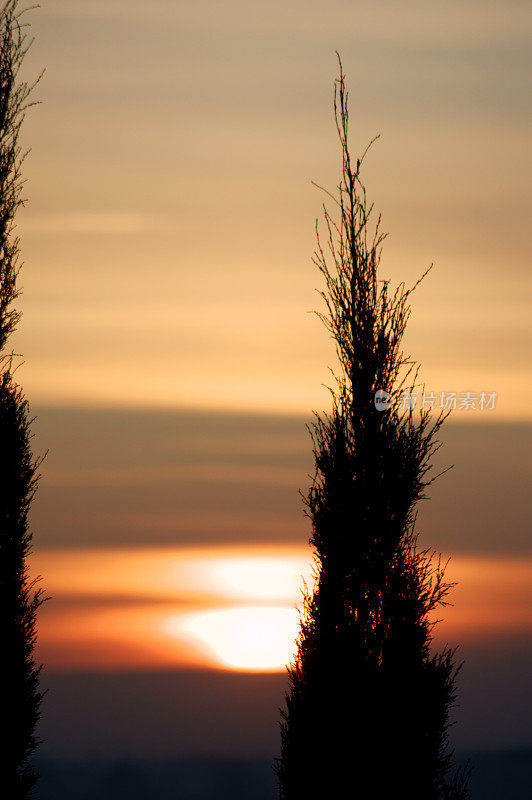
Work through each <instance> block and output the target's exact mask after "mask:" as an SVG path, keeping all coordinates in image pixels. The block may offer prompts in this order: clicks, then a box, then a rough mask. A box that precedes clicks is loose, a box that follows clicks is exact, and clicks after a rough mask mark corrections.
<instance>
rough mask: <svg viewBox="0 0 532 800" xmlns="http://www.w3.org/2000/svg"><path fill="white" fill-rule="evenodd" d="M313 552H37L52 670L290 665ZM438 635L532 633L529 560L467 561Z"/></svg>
mask: <svg viewBox="0 0 532 800" xmlns="http://www.w3.org/2000/svg"><path fill="white" fill-rule="evenodd" d="M309 562H310V556H309V550H308V548H306V547H300V548H294V547H286V546H285V547H283V546H280V545H279V546H276V547H270V548H265V547H257V546H255V547H252V546H247V547H244V546H233V547H210V548H209V547H207V548H203V549H198V548H173V549H169V548H158V549H154V548H151V549H150V548H131V549H129V550H104V551H102V550H99V549H92V550H80V549H75V550H51V551H41V552H39V553H37V554H36V556H35V557H34V567H33V568H34V570H35V572H36V573H37V574H42V575H45V576H46V583H47V589H48V591H49V592H50V594H51V595H53V598H54V600H53V602H51V603H50V604H48V606H45V608H44V610H43V611H42V612H41V621H40V638H39V651H40V656H41V658H42V659H43V660H44V662H45V663H46V665H47V668H48V669H51V670H54V671H57V670H59V671H61V670H72V669H74V670H75V669H81V670H84V669H119V670H124V669H126V670H134V671H135V670H138V669H140V668H157V669H161V668H167V667H178V668H183V669H187V668H188V669H191V668H198V667H203V668H205V667H211V668H217V669H237V670H243V671H263V672H266V671H270V670H274V671H282V670H283V669H284V665H285V664H286V662H287V661H288V660H289V659H290V657H291V654H292V653H293V650H294V639H295V637H296V634H297V620H298V616H297V612H296V610H295V609H296V605H298V604H299V603H300V600H301V588H302V585H303V584H302V576H303V577H304V578H305V580H306V582H307V584H308V585H310V586H311V585H312V568H311V565H310V563H309ZM447 574H448V578H449V580H451V581H453V580H458V581H459V586H458V588H456V589H455V590H454V591H453V595H452V598H451V599H452V601H453V603H454V605H453V606H452V607H447V608H444V609H441V610H440V611H439V612H438V615H437V616H438V617H441V618H443V619H444V623H442V624H441V625H440V626H439V629H438V638H439V639H441V638H444V639H445V640H446V641H451V642H460V643H461V644H466V645H468V644H469V645H470V644H471V643H478V642H482V641H491V640H493V639H497V638H498V637H500V636H501V635H507V634H513V633H515V632H516V631H518V632H520V633H521V634H522V635H529V634H530V633H532V604H531V601H530V585H531V583H532V559H525V560H522V559H521V560H517V559H515V558H514V559H511V558H506V559H500V558H487V557H484V558H480V557H472V556H471V557H466V556H458V557H456V558H454V559H453V560H452V562H451V564H450V566H449V568H448V573H447Z"/></svg>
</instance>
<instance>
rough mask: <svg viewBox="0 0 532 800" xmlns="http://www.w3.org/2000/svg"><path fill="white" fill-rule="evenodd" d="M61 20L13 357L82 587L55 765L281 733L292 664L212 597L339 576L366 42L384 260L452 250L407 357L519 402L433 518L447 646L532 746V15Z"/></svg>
mask: <svg viewBox="0 0 532 800" xmlns="http://www.w3.org/2000/svg"><path fill="white" fill-rule="evenodd" d="M30 13H31V22H32V33H33V34H34V36H35V42H34V45H33V47H32V49H31V51H30V53H29V55H28V58H27V62H26V65H25V73H26V74H27V75H28V76H30V77H31V76H35V75H36V74H38V73H39V72H40V71H41V69H42V68H43V67H45V68H46V72H45V74H44V76H43V78H42V80H41V83H40V84H39V86H38V88H37V89H36V92H35V98H36V99H38V100H40V101H42V104H41V105H39V106H38V107H35V108H32V109H31V110H30V111H29V112H28V115H27V120H26V122H25V126H24V143H25V145H26V146H28V147H31V153H30V155H29V156H28V158H27V160H26V162H25V177H26V178H27V183H26V186H25V195H26V197H27V198H28V202H27V205H26V207H25V208H24V209H23V210H22V211H21V213H20V215H19V220H18V221H19V228H18V233H19V234H20V236H21V242H22V250H23V256H24V260H25V265H24V268H23V273H22V284H23V289H24V294H23V296H22V298H21V301H20V303H21V308H22V310H23V312H24V316H23V320H22V323H21V326H20V331H19V333H18V334H17V336H16V338H15V339H14V340H13V346H14V348H15V350H16V352H17V353H21V354H23V357H24V360H25V363H24V364H23V366H21V368H20V369H19V371H18V373H17V375H18V377H19V379H20V381H21V382H22V383H23V385H24V388H25V390H26V393H27V395H28V397H29V399H30V401H31V403H32V408H33V409H35V410H36V412H37V414H38V420H37V422H36V425H35V430H36V439H35V447H36V450H37V451H38V452H42V451H44V450H49V455H48V457H47V459H46V461H45V462H44V464H43V467H42V473H43V478H42V482H41V486H40V490H39V494H38V497H37V500H36V502H35V505H34V509H33V514H32V523H33V527H34V530H35V542H36V555H35V560H34V564H33V569H34V570H35V572H36V573H40V574H42V575H43V578H44V582H45V584H46V585H47V586H48V588H49V591H50V593H51V594H52V595H53V596H54V599H53V600H52V601H51V602H50V603H47V604H46V606H45V607H44V609H43V611H42V615H41V620H42V621H41V637H40V642H39V647H40V651H39V652H40V653H41V654H42V657H43V659H44V660H45V662H46V664H47V667H46V669H45V672H44V675H45V680H46V682H47V684H46V685H48V686H49V687H51V692H50V695H49V696H48V697H47V700H46V704H47V705H46V708H45V716H44V720H43V726H44V729H43V730H44V738H45V740H46V742H45V745H44V747H45V752H49V753H53V754H55V755H61V754H65V753H68V754H70V755H73V754H74V755H80V754H86V753H94V752H100V751H101V752H116V753H120V754H122V755H123V754H127V753H135V752H137V750H138V748H141V747H142V746H144V744H145V739H146V737H145V736H140V735H138V734H135V731H144V732H145V731H146V730H149V731H151V736H149V737H147V738H149V739H150V743H151V744H150V747H151V748H152V750H153V754H157V753H159V754H160V753H161V752H162V750H164V748H165V747H166V749H167V750H166V751H165V754H166V752H167V751H168V748H170V749H171V748H172V747H174V748H176V749H177V750H178V751H179V748H181V750H180V752H187V749H186V748H187V746H188V747H189V750H190V751H194V752H200V751H201V748H202V747H204V748H205V749H208V750H209V751H210V752H221V751H223V748H224V747H226V748H227V752H231V753H238V752H242V751H243V750H245V749H246V747H247V748H248V750H250V751H255V750H257V749H261V748H262V750H264V748H266V749H268V748H271V747H275V744H274V742H275V741H276V738H275V737H276V736H277V732H276V730H275V725H276V718H277V706H278V705H279V704H280V702H281V697H282V691H283V680H284V678H283V677H282V675H280V674H273V675H272V674H262V675H252V676H251V675H250V674H245V673H241V672H239V671H236V672H234V673H232V672H230V671H229V672H228V666H231V664H232V666H233V667H234V668H235V669H236V670H239V669H245V668H246V667H245V665H244V664H243V662H242V658H243V657H244V656H243V655H242V653H240V655H239V656H238V658H240V662H238V658H237V661H235V660H234V652H233V655H232V656H231V655H230V654H229V656H228V654H227V653H222V652H221V651H220V649H219V648H218V650H217V649H216V647H214V645H213V639H212V633H209V630H208V626H209V624H210V622H209V620H207V621H206V620H205V619H204V618H202V619H203V622H202V621H201V620H200V619H199V617H198V616H196V617H195V618H194V619H195V622H194V620H192V621H191V619H190V616H188V617H186V619H185V616H186V615H191V614H192V615H194V614H196V615H199V614H205V613H211V612H216V611H224V610H225V611H230V610H231V609H232V610H236V611H238V609H240V610H242V608H249V607H250V606H251V607H253V608H257V607H263V606H264V605H266V606H268V607H270V608H277V609H284V610H285V611H286V610H288V612H289V613H292V610H293V603H294V597H295V595H297V575H298V574H299V571H300V568H301V569H302V568H304V567H305V565H306V564H307V563H308V550H307V549H306V541H307V538H308V534H309V530H308V525H307V522H306V520H305V518H304V517H303V515H302V511H301V503H300V498H299V496H298V489H299V488H303V489H305V488H306V486H307V485H308V477H307V476H308V473H309V472H310V471H311V470H312V461H311V451H310V444H309V440H308V436H307V433H306V431H305V421H307V420H308V419H309V418H310V412H311V410H312V409H321V408H324V407H326V406H327V404H328V393H327V391H326V389H325V388H324V387H323V385H322V384H323V383H325V382H327V381H328V380H329V373H328V367H329V366H330V365H333V363H334V355H333V350H332V347H331V343H330V341H329V340H328V339H327V335H326V333H325V332H324V330H323V329H322V328H321V326H320V324H319V322H318V321H317V319H316V317H315V316H313V315H311V314H309V313H307V312H309V311H310V310H312V309H315V308H317V307H318V308H319V298H318V296H317V295H316V293H315V289H316V287H319V286H320V284H319V278H318V275H317V270H316V269H315V267H313V266H312V264H311V254H312V251H313V248H314V220H315V218H316V217H317V216H319V214H320V204H321V202H322V199H323V198H322V196H321V195H320V193H319V191H318V190H317V189H316V188H315V187H313V186H312V185H311V180H315V181H317V182H318V183H320V184H322V185H325V186H327V187H329V188H333V187H334V186H335V185H336V183H337V181H338V177H339V162H338V146H337V142H336V138H335V137H336V133H335V128H334V121H333V117H332V86H333V81H334V78H335V77H336V75H337V63H336V56H335V50H339V51H340V53H341V55H342V59H343V63H344V68H345V71H346V73H347V83H348V87H349V90H350V110H351V135H352V139H351V141H352V149H353V152H355V153H356V152H361V151H362V150H363V149H364V148H365V146H366V144H367V142H368V141H369V140H370V139H371V138H372V137H373V136H375V135H376V134H381V138H380V140H379V141H378V142H377V143H376V144H375V145H374V147H373V149H372V150H371V152H370V154H369V155H368V157H367V161H366V162H365V173H364V177H365V182H366V184H367V187H368V191H369V194H370V197H371V199H373V200H375V203H376V207H377V209H378V210H379V211H382V214H383V227H384V229H385V230H387V231H388V232H389V239H388V240H387V241H386V243H385V247H384V256H383V263H382V277H386V278H391V279H392V281H399V280H405V281H406V282H407V283H410V282H414V281H415V280H416V279H417V277H418V276H419V275H420V274H421V273H422V272H423V271H424V269H425V268H426V267H427V266H428V265H429V264H430V263H431V262H433V263H434V270H433V271H432V272H431V274H430V276H429V277H428V278H427V279H426V281H425V282H424V283H423V284H422V285H421V286H420V287H419V288H418V290H417V291H416V293H415V295H414V297H413V315H412V319H411V322H410V324H409V330H408V333H407V337H406V343H405V346H406V350H407V352H409V353H410V354H411V355H412V356H413V357H415V358H416V359H419V360H420V361H421V362H422V364H423V371H422V377H423V379H424V380H425V383H426V387H427V389H428V390H429V391H435V392H440V391H456V392H462V391H475V392H481V391H488V392H492V391H496V392H497V393H498V399H497V405H496V408H495V410H494V411H492V412H488V411H486V412H470V411H468V412H465V411H464V412H459V413H457V415H456V417H457V421H455V422H454V423H450V424H449V425H448V429H447V431H446V433H445V437H444V439H445V448H444V449H443V451H442V453H441V454H440V455H439V456H438V464H437V466H438V465H441V466H442V467H444V466H446V465H447V464H449V463H454V464H455V469H454V470H453V471H452V472H451V473H449V474H448V475H446V476H445V477H444V478H442V479H441V481H440V482H438V484H437V485H436V486H435V487H434V491H433V493H432V500H431V502H430V503H428V504H425V505H424V506H423V507H422V510H421V515H420V528H421V530H422V531H423V536H424V537H425V538H424V539H423V541H426V543H427V544H430V545H433V546H435V547H437V548H438V549H440V550H442V552H443V553H444V554H446V555H447V554H452V555H453V561H452V568H451V569H452V573H451V576H452V577H453V579H454V578H455V577H456V579H457V580H459V581H460V586H459V587H458V589H457V590H456V598H455V599H456V606H455V608H454V609H451V610H448V613H447V612H446V619H447V622H446V623H445V624H446V625H447V627H446V628H444V631H443V633H442V636H444V637H445V635H448V637H449V639H450V640H451V641H452V642H454V641H460V643H461V644H462V645H463V651H462V652H463V653H464V657H466V659H468V663H469V664H470V667H468V668H467V669H465V670H464V673H463V677H462V679H461V680H462V684H461V686H462V689H463V709H464V720H463V724H462V727H460V728H458V729H457V730H458V733H457V734H456V735H457V737H458V739H457V741H458V742H459V743H460V744H462V745H464V746H465V745H467V746H494V747H495V746H509V745H514V744H516V743H517V744H522V743H531V742H532V726H531V723H530V719H532V713H531V711H532V697H530V690H529V688H528V687H529V684H527V685H525V681H524V678H523V676H525V675H526V674H527V672H529V671H530V670H532V655H531V653H532V593H531V590H530V585H531V581H530V576H532V544H531V538H530V532H529V527H528V516H529V515H528V492H529V488H528V487H529V485H530V471H531V465H532V459H531V456H530V453H531V451H532V442H531V431H532V427H531V421H532V420H531V417H532V414H531V410H530V409H531V406H530V402H529V397H530V393H531V391H532V381H531V378H530V370H529V369H527V368H525V365H526V364H528V363H529V361H528V359H529V352H530V343H531V338H532V337H531V333H532V329H531V326H532V321H531V318H530V313H529V308H530V303H529V295H530V288H531V277H530V269H529V263H530V249H531V248H530V237H529V235H528V228H529V216H530V186H531V180H530V178H531V170H530V167H531V155H530V145H529V139H530V136H529V132H530V104H529V97H530V89H531V86H530V82H531V74H532V70H531V68H530V67H531V63H530V60H531V59H530V46H529V44H530V8H529V3H528V2H524V1H522V0H509V2H505V3H502V2H494V1H490V0H487V1H486V0H483V1H482V2H480V0H466V1H465V2H464V0H462V1H461V2H458V0H450V2H447V3H435V2H427V1H426V0H425V1H424V2H421V0H405V2H402V3H400V4H399V3H396V2H392V0H384V1H383V2H372V3H370V2H360V0H358V1H355V2H347V1H346V0H332V2H327V3H325V2H317V1H316V0H310V2H307V1H306V2H302V0H285V1H284V2H280V1H278V0H271V1H269V2H263V1H262V0H261V1H260V2H253V3H250V2H244V1H243V0H240V1H239V2H223V3H221V2H215V1H214V0H198V1H197V2H194V3H192V2H170V0H166V1H165V2H157V1H154V2H149V3H148V2H139V1H138V0H128V2H124V1H123V0H114V1H113V2H97V1H96V0H92V1H91V2H85V1H84V0H79V1H78V0H69V2H67V1H66V0H63V1H61V2H53V0H49V1H48V2H46V3H45V4H43V7H42V8H40V9H38V10H34V11H31V12H30ZM222 412H223V413H222ZM265 548H267V550H265ZM257 554H258V556H257ZM255 557H260V558H273V559H277V561H276V565H277V566H275V569H274V572H275V570H277V571H276V572H275V574H276V575H277V579H276V587H277V590H278V592H277V594H275V593H274V595H273V596H271V597H267V598H264V597H263V598H262V599H260V598H257V586H260V585H261V583H260V581H259V580H258V579H257V582H256V584H257V585H256V586H255V587H253V591H249V587H248V590H244V589H242V585H241V582H242V580H243V575H244V576H245V575H246V574H247V567H249V563H250V562H249V561H248V562H245V559H246V558H255ZM224 559H225V561H224ZM227 559H229V560H230V561H231V559H232V567H231V569H233V570H234V569H236V573H235V572H234V571H233V572H231V571H230V574H231V575H232V578H231V581H230V584H231V587H232V588H231V591H229V589H228V587H227V584H226V585H225V589H223V590H222V588H220V584H219V576H220V572H219V568H220V566H221V567H224V564H225V566H226V567H227ZM235 559H236V561H235ZM239 559H240V560H239ZM242 559H244V561H242ZM291 559H292V560H291ZM209 564H210V565H211V566H212V565H213V564H215V567H216V569H218V572H216V569H215V571H214V573H213V572H212V571H211V572H209V571H208V569H207V567H208V565H209ZM216 564H217V566H216ZM235 564H236V566H235ZM246 564H247V567H246ZM283 564H284V567H283V566H282V565H283ZM169 565H170V566H171V567H172V569H175V572H172V576H173V577H172V580H171V581H170V582H168V574H167V568H168V566H169ZM243 565H244V566H243ZM287 565H288V570H289V579H288V582H289V584H290V589H289V591H287V590H285V589H283V588H282V587H283V585H284V584H283V581H284V580H285V579H287V574H286V568H287ZM269 567H270V568H272V569H273V566H272V562H269ZM278 568H280V569H281V572H279V571H278ZM283 569H284V570H285V572H283ZM198 570H199V571H198ZM205 570H207V571H205ZM224 574H226V573H224ZM283 575H284V577H283ZM165 576H166V578H165ZM217 576H218V577H217ZM165 581H166V583H165ZM244 583H245V581H244ZM197 584H201V585H200V586H199V587H198V585H197ZM239 586H240V590H239V589H238V587H239ZM239 591H240V594H239ZM246 591H247V593H246ZM235 592H236V594H237V595H238V596H235ZM279 592H280V593H279ZM255 613H258V612H255ZM283 613H284V612H283ZM209 619H211V618H209ZM169 620H170V621H171V620H174V622H173V623H172V624H170V623H169V622H168V621H169ZM187 620H188V622H187ZM235 620H236V621H235ZM211 621H212V619H211ZM285 621H286V626H285V628H284V630H285V632H286V631H289V630H290V624H291V623H289V621H288V618H286V620H285ZM189 623H190V624H189ZM241 623H242V618H241V617H240V618H238V619H236V618H235V619H234V625H236V626H237V627H238V626H239V625H241ZM187 625H188V627H187ZM283 625H284V623H283V624H281V623H279V626H278V627H280V628H282V627H283ZM191 626H192V627H191ZM194 626H195V627H194ZM198 626H199V627H198ZM202 626H203V627H202ZM205 626H207V627H205ZM185 629H186V630H185ZM262 630H263V631H264V627H263V628H262ZM202 632H203V633H202ZM185 634H186V636H185ZM202 636H203V640H202ZM205 637H207V639H208V640H209V642H208V644H207V645H206V644H205ZM209 637H210V638H209ZM224 659H225V660H224ZM231 659H232V661H231ZM229 662H231V663H229ZM237 662H238V663H237ZM255 666H256V665H255ZM176 667H177V668H179V677H176V676H175V674H174V677H173V678H172V677H171V676H170V677H169V676H168V675H167V676H166V678H160V680H163V682H164V681H166V683H165V684H164V685H165V686H167V685H169V684H168V682H170V684H171V682H172V680H174V681H175V683H174V684H171V685H173V686H174V687H175V689H174V692H173V694H172V698H173V699H172V701H171V702H169V705H168V710H167V712H166V716H165V715H164V713H162V710H161V708H162V704H163V700H162V692H163V690H162V689H158V683H157V682H158V681H159V677H155V672H154V670H158V671H159V672H160V670H162V669H169V668H173V669H175V668H176ZM198 669H199V670H200V672H197V670H198ZM161 674H162V673H161ZM176 674H177V673H176ZM239 681H240V682H239ZM249 681H255V683H250V682H249ZM139 687H141V690H142V692H144V693H145V694H144V696H145V698H146V702H145V703H144V705H143V706H142V708H141V709H139V708H137V709H136V710H135V712H134V714H136V715H137V716H134V717H133V718H132V717H131V716H129V717H128V713H129V714H131V713H133V712H132V710H131V708H129V709H128V703H127V700H128V696H129V695H130V694H131V693H132V692H137V691H140V689H139ZM179 687H182V692H181V691H180V688H179ZM253 687H255V688H253ZM257 687H258V688H257ZM194 692H195V693H196V694H195V697H196V706H193V705H191V702H192V701H191V700H190V697H191V696H194ZM128 693H129V695H128ZM231 698H232V699H233V706H232V707H233V709H234V715H233V718H232V719H229V718H228V715H227V713H226V711H227V707H231V706H230V700H231ZM276 698H277V699H276ZM113 703H114V705H113ZM198 703H199V706H198ZM224 704H225V705H224ZM194 709H195V710H194ZM198 709H199V710H198ZM213 709H214V712H213ZM213 713H214V714H215V715H216V714H218V715H219V721H220V720H221V719H222V718H223V719H224V720H225V723H224V724H225V726H226V727H225V728H224V726H223V724H221V723H220V725H219V726H218V728H217V732H213V730H212V724H211V722H212V719H211V716H210V715H212V714H213ZM73 715H74V716H75V717H76V727H77V732H76V734H75V736H72V734H71V730H70V729H71V727H72V720H73ZM76 715H77V716H76ZM143 715H144V716H143ZM79 720H81V724H80V723H79ZM161 720H162V721H161ZM176 721H177V722H176ZM159 723H160V724H159ZM176 724H178V726H179V736H177V739H172V733H171V732H172V731H173V730H174V729H175V726H176ZM103 732H105V733H103ZM135 736H136V738H135ZM217 737H218V738H217ZM460 737H461V738H460ZM46 748H48V750H46ZM91 748H92V749H91ZM98 748H99V749H98ZM194 748H195V749H194ZM224 752H226V751H224Z"/></svg>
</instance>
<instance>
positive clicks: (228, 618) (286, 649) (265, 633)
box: [166, 606, 299, 672]
mask: <svg viewBox="0 0 532 800" xmlns="http://www.w3.org/2000/svg"><path fill="white" fill-rule="evenodd" d="M298 622H299V615H298V612H297V610H296V609H295V608H288V607H284V606H281V607H280V606H246V607H243V608H231V609H223V610H220V611H209V612H205V613H200V614H191V615H189V616H188V617H184V618H178V619H170V620H169V621H168V622H167V625H166V629H167V630H168V631H169V632H173V631H174V629H176V630H177V631H178V632H179V633H182V632H185V633H187V634H189V635H191V636H192V637H193V638H194V639H199V640H200V641H201V642H202V643H203V644H205V645H207V647H208V648H209V650H212V651H213V652H214V654H215V656H216V658H217V660H218V661H219V662H221V664H222V665H226V666H227V667H229V668H230V669H240V670H248V671H257V672H268V671H278V670H282V669H283V667H284V666H285V665H286V664H287V663H288V662H289V661H290V660H291V658H292V656H293V654H294V650H295V644H294V643H295V639H296V636H297V632H298Z"/></svg>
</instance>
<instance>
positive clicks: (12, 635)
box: [0, 0, 44, 800]
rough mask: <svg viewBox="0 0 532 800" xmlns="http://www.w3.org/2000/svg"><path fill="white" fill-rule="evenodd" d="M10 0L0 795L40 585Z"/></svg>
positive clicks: (26, 748) (0, 307)
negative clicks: (20, 365)
mask: <svg viewBox="0 0 532 800" xmlns="http://www.w3.org/2000/svg"><path fill="white" fill-rule="evenodd" d="M24 27H25V26H24V24H23V22H22V20H21V12H19V11H18V9H17V2H16V0H12V2H8V3H6V4H5V5H4V6H3V8H2V10H1V11H0V48H1V49H0V691H1V692H2V703H1V709H2V711H1V715H0V727H1V734H2V737H1V738H2V742H3V744H2V747H1V748H0V795H1V796H2V797H5V798H6V799H7V798H9V800H19V798H27V797H30V795H31V790H32V787H33V785H34V783H35V780H36V776H35V774H34V772H33V770H32V768H31V766H30V765H29V758H30V756H31V755H32V753H33V751H34V750H35V747H36V745H37V740H36V737H35V726H36V724H37V721H38V719H39V709H40V704H41V699H42V694H41V692H40V690H39V671H40V668H39V667H38V666H37V665H36V663H35V660H34V646H35V639H36V612H37V609H38V607H39V605H40V604H41V603H42V601H43V599H44V598H43V593H42V590H41V589H39V588H36V587H35V584H34V582H32V581H30V579H29V576H28V566H27V557H28V554H29V553H30V550H31V532H30V530H29V527H28V512H29V508H30V505H31V501H32V499H33V496H34V493H35V489H36V484H37V479H38V475H37V470H38V466H39V462H38V461H36V460H35V459H34V458H33V456H32V452H31V446H30V444H31V442H30V440H31V432H30V424H31V420H30V419H29V416H28V404H27V402H26V400H25V398H24V395H23V393H22V390H21V389H20V387H19V386H17V384H16V382H15V379H14V367H13V363H14V355H13V353H9V352H6V343H7V342H8V338H9V336H10V334H11V333H12V332H13V331H14V329H15V327H16V324H17V322H18V320H19V316H20V315H19V313H18V312H17V311H16V310H14V309H13V301H14V300H15V299H16V298H17V296H18V294H19V292H18V289H17V277H18V271H19V265H18V259H19V241H18V238H17V237H16V236H15V235H14V233H13V227H14V218H15V214H16V211H17V209H18V208H19V206H20V205H21V204H22V202H23V200H22V198H21V188H22V181H21V165H22V161H23V158H24V154H23V153H22V152H21V149H20V145H19V134H20V128H21V125H22V122H23V120H24V114H25V111H26V109H27V108H28V106H29V105H30V104H29V102H28V96H29V94H30V92H31V89H32V86H30V85H28V84H27V83H25V82H24V81H21V80H20V79H19V71H20V67H21V64H22V61H23V59H24V56H25V53H26V52H27V48H28V41H27V35H26V33H25V30H24Z"/></svg>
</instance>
